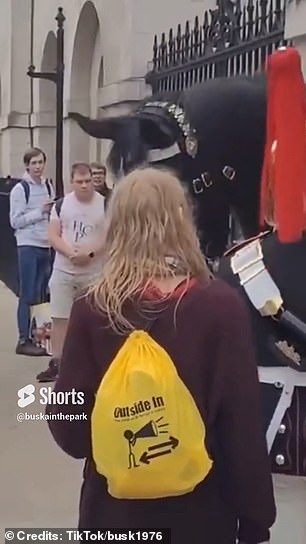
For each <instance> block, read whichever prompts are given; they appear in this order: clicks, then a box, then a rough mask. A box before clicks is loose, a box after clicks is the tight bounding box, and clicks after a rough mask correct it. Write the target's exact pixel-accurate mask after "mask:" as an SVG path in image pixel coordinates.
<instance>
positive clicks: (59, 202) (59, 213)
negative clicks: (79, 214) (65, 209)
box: [55, 197, 64, 218]
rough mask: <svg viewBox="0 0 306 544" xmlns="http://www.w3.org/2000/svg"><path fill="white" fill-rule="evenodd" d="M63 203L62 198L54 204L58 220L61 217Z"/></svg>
mask: <svg viewBox="0 0 306 544" xmlns="http://www.w3.org/2000/svg"><path fill="white" fill-rule="evenodd" d="M63 202H64V197H62V198H58V199H57V200H56V202H55V210H56V213H57V216H58V218H60V215H61V209H62V205H63Z"/></svg>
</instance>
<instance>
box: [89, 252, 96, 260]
mask: <svg viewBox="0 0 306 544" xmlns="http://www.w3.org/2000/svg"><path fill="white" fill-rule="evenodd" d="M94 256H95V252H94V251H91V252H90V253H88V257H90V258H91V259H93V258H94Z"/></svg>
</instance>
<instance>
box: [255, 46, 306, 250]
mask: <svg viewBox="0 0 306 544" xmlns="http://www.w3.org/2000/svg"><path fill="white" fill-rule="evenodd" d="M267 78H268V88H267V93H268V103H267V132H266V148H265V155H264V164H263V171H262V185H261V203H260V222H261V225H263V224H264V221H265V218H266V217H267V213H268V207H269V202H270V204H271V198H272V200H273V208H274V219H275V223H276V228H277V230H278V236H279V240H280V241H281V242H289V243H290V242H296V241H298V240H300V239H301V237H302V235H303V230H304V229H305V228H306V212H305V207H306V205H305V199H306V129H305V127H306V97H305V86H304V80H303V74H302V68H301V57H300V55H299V53H298V51H297V50H296V49H294V48H288V49H284V50H278V51H276V52H275V53H273V54H272V55H271V56H270V57H269V59H268V64H267ZM274 142H276V143H277V146H276V149H275V153H274V154H273V153H272V145H273V143H274ZM269 199H270V200H269Z"/></svg>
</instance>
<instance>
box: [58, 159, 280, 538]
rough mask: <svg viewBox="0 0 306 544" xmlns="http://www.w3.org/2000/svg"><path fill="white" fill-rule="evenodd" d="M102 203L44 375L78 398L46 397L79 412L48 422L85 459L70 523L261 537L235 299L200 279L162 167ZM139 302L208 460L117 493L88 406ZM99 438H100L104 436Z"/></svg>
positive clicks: (264, 534)
mask: <svg viewBox="0 0 306 544" xmlns="http://www.w3.org/2000/svg"><path fill="white" fill-rule="evenodd" d="M109 205H110V208H109V212H108V225H107V231H106V238H105V248H104V249H105V258H104V264H103V269H102V270H101V275H100V279H99V281H98V282H97V283H96V285H94V286H93V287H92V288H91V289H90V290H89V292H88V294H87V295H86V296H85V297H83V298H80V299H79V300H77V301H76V302H75V303H74V306H73V309H72V313H71V318H70V322H69V329H68V333H67V337H66V341H65V346H64V350H63V357H62V364H61V367H60V373H59V377H58V380H57V383H56V385H55V391H56V392H57V391H72V390H73V389H75V390H76V391H81V392H83V393H84V394H85V404H84V405H81V404H73V403H71V404H68V405H61V406H49V407H48V411H49V412H50V413H56V412H65V413H67V414H72V413H75V414H80V413H84V412H86V413H87V416H88V417H87V420H83V421H68V420H67V421H65V420H64V419H63V418H61V419H59V420H56V419H53V421H50V422H49V426H50V429H51V432H52V434H53V436H54V438H55V440H56V441H57V443H58V444H59V446H60V447H61V448H62V449H63V450H64V451H65V452H67V453H68V454H69V455H71V456H72V457H75V458H84V459H85V458H86V459H87V462H86V468H85V470H84V483H83V486H82V492H81V502H80V519H79V528H80V529H85V528H90V529H93V528H103V527H105V528H107V527H113V528H123V527H124V528H138V527H139V528H154V527H159V528H162V527H164V528H167V527H170V528H171V531H172V544H186V543H187V542H192V544H197V543H199V544H200V543H203V542H207V543H214V544H234V543H235V542H236V538H238V539H239V541H240V542H245V543H247V544H254V543H259V542H268V541H269V527H270V526H271V525H272V524H273V522H274V519H275V505H274V498H273V492H272V483H271V476H270V470H269V460H268V455H267V451H266V443H265V436H264V431H263V424H262V421H261V410H260V400H259V384H258V378H257V368H256V362H255V359H254V354H253V350H252V347H251V346H252V338H251V332H250V325H249V319H248V315H247V311H246V309H245V307H244V305H243V302H242V301H241V299H240V298H239V296H238V295H237V294H236V292H235V291H234V290H232V289H231V288H230V287H228V286H227V285H226V284H225V283H222V282H221V281H220V280H215V279H211V278H210V275H209V272H208V269H207V267H206V264H205V260H204V258H203V256H202V254H201V251H200V244H199V240H198V238H197V234H196V230H195V226H194V223H193V218H192V211H191V209H190V206H189V204H188V201H187V199H186V196H185V194H184V190H183V188H182V186H181V184H180V183H179V181H178V180H177V179H176V177H175V176H174V175H173V174H172V173H170V172H167V171H161V170H155V169H151V168H148V169H140V170H135V171H134V172H132V173H130V174H129V175H128V176H127V177H126V178H125V179H123V180H122V181H121V182H120V183H119V184H118V185H117V187H116V189H115V190H114V193H113V195H112V197H111V200H110V204H109ZM148 308H150V310H149V311H150V314H148V316H147V317H146V318H148V319H151V317H152V315H153V314H154V312H155V316H154V322H153V323H152V327H151V331H150V334H151V335H152V336H153V337H154V338H155V339H156V340H157V341H158V342H159V344H160V345H162V346H163V347H164V348H165V349H166V350H167V352H168V353H169V354H170V356H171V358H172V360H173V361H174V363H175V365H176V367H177V370H178V373H179V375H180V376H181V377H182V379H183V381H184V383H185V384H186V385H187V387H188V389H189V390H190V391H191V393H192V395H193V398H194V399H195V401H196V404H197V407H198V409H199V411H200V413H201V416H202V418H203V420H204V421H205V426H206V429H207V440H206V442H207V444H206V447H207V449H208V451H209V453H210V456H211V458H212V459H213V461H214V468H213V470H212V472H211V473H210V474H209V476H208V477H207V478H206V479H205V480H204V481H203V482H202V483H201V484H199V485H198V486H197V487H196V489H195V490H194V491H193V492H192V493H188V494H186V495H183V496H178V497H172V498H165V499H155V500H143V501H141V500H118V499H114V498H112V497H111V496H110V495H109V494H108V491H107V484H106V481H105V479H104V478H103V477H102V476H100V475H99V474H98V473H97V472H96V469H95V465H94V462H93V460H92V453H91V426H90V416H91V412H92V409H93V405H94V400H95V393H96V392H97V389H98V387H99V384H100V381H101V379H102V378H103V376H104V374H105V372H106V370H107V368H108V366H109V365H110V363H111V361H112V360H113V358H114V357H115V355H116V353H117V352H118V349H119V348H120V346H121V345H122V343H123V341H124V339H125V338H126V337H127V335H128V334H129V333H130V332H131V331H132V330H133V329H134V328H135V327H136V328H139V323H141V322H142V320H143V319H144V316H146V309H148ZM105 448H112V437H111V436H109V440H108V443H106V444H105ZM166 477H167V475H166V474H165V478H166Z"/></svg>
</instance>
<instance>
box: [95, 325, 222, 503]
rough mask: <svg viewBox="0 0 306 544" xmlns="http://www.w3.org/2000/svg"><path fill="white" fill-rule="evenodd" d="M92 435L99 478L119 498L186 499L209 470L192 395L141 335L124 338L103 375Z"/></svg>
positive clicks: (153, 344)
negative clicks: (184, 497) (102, 478)
mask: <svg viewBox="0 0 306 544" xmlns="http://www.w3.org/2000/svg"><path fill="white" fill-rule="evenodd" d="M91 430H92V449H93V459H94V462H95V464H96V469H97V472H98V473H99V474H101V475H103V476H104V477H105V478H106V480H107V484H108V492H109V494H110V495H112V496H113V497H114V498H117V499H157V498H162V497H171V496H177V495H183V494H185V493H190V492H191V491H193V490H194V488H195V487H196V486H197V485H198V484H199V483H200V482H202V481H203V480H204V479H205V477H206V476H207V474H208V473H209V472H210V469H211V467H212V461H211V459H210V458H209V456H208V453H207V451H206V448H205V443H204V440H205V426H204V423H203V420H202V418H201V415H200V413H199V411H198V408H197V406H196V404H195V402H194V400H193V397H192V396H191V394H190V392H189V391H188V389H187V387H186V386H185V384H184V383H183V382H182V380H181V379H180V377H179V375H178V373H177V370H176V368H175V366H174V364H173V362H172V360H171V358H170V357H169V355H168V353H167V352H166V351H165V350H164V349H163V348H162V347H161V346H160V345H159V344H158V343H157V342H156V341H155V340H154V339H153V338H152V337H151V336H150V334H149V333H148V332H145V331H143V330H140V331H134V332H132V333H131V334H130V335H129V337H128V338H127V339H126V340H125V342H124V344H123V346H122V347H121V349H120V350H119V351H118V353H117V355H116V357H115V358H114V360H113V361H112V363H111V365H110V367H109V369H108V371H107V372H106V374H105V376H104V377H103V379H102V381H101V384H100V386H99V389H98V391H97V394H96V400H95V405H94V409H93V412H92V418H91Z"/></svg>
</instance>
